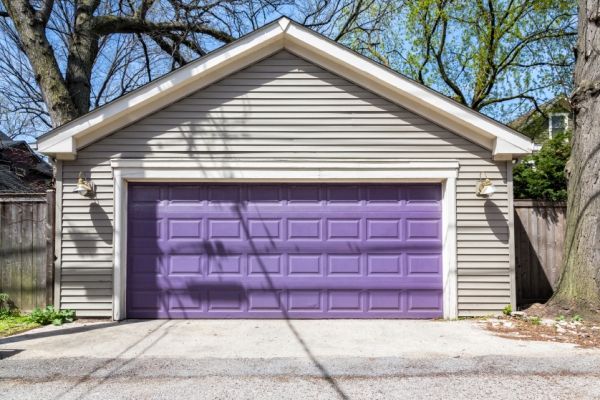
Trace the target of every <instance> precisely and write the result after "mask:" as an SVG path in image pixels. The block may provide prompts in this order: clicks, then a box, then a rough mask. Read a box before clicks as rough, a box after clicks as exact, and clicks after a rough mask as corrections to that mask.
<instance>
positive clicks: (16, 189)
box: [0, 167, 36, 194]
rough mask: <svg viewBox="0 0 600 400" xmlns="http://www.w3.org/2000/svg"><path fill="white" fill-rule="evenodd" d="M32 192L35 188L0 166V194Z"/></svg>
mask: <svg viewBox="0 0 600 400" xmlns="http://www.w3.org/2000/svg"><path fill="white" fill-rule="evenodd" d="M33 192H36V190H35V189H33V188H32V187H30V186H29V185H28V184H27V183H25V182H23V181H21V179H20V178H19V177H18V176H17V175H16V174H15V173H14V172H12V171H10V170H8V169H2V168H1V167H0V194H3V193H33Z"/></svg>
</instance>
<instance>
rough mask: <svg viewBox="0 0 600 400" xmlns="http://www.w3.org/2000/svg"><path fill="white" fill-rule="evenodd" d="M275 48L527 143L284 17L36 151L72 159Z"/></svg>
mask: <svg viewBox="0 0 600 400" xmlns="http://www.w3.org/2000/svg"><path fill="white" fill-rule="evenodd" d="M282 49H286V50H288V51H290V52H291V53H294V54H296V55H298V56H300V57H302V58H305V59H307V60H308V61H311V62H313V63H315V64H317V65H320V66H321V67H323V68H325V69H328V70H330V71H333V72H335V73H336V74H338V75H340V76H342V77H345V78H347V79H349V80H351V81H353V82H354V83H356V84H358V85H360V86H363V87H364V88H366V89H368V90H371V91H372V92H374V93H376V94H379V95H380V96H383V97H385V98H387V99H389V100H391V101H392V102H395V103H397V104H399V105H401V106H403V107H405V108H407V109H409V110H411V111H413V112H415V113H417V114H420V115H423V116H425V117H426V118H428V119H429V120H431V121H433V122H435V123H437V124H439V125H441V126H443V127H445V128H447V129H450V130H452V131H454V132H455V133H457V134H458V135H461V136H463V137H465V138H467V139H469V140H471V141H472V142H474V143H477V144H479V145H481V146H482V147H484V148H487V149H489V150H491V151H492V152H493V155H494V158H495V159H497V160H508V159H512V158H516V157H519V156H522V155H525V154H528V153H530V152H531V150H532V142H531V140H530V139H529V138H528V137H526V136H524V135H522V134H520V133H518V132H517V131H515V130H513V129H512V128H510V127H508V126H505V125H503V124H501V123H499V122H497V121H495V120H493V119H491V118H489V117H486V116H484V115H483V114H481V113H478V112H476V111H474V110H472V109H470V108H468V107H465V106H463V105H461V104H459V103H458V102H456V101H454V100H452V99H450V98H448V97H446V96H444V95H442V94H440V93H437V92H435V91H433V90H431V89H429V88H427V87H425V86H423V85H421V84H419V83H417V82H415V81H413V80H411V79H409V78H407V77H405V76H403V75H400V74H398V73H397V72H394V71H393V70H391V69H389V68H387V67H385V66H383V65H380V64H377V63H376V62H374V61H372V60H370V59H368V58H366V57H364V56H362V55H360V54H358V53H356V52H354V51H352V50H350V49H348V48H346V47H344V46H342V45H340V44H339V43H336V42H333V41H331V40H329V39H328V38H326V37H325V36H322V35H320V34H318V33H316V32H313V31H311V30H310V29H308V28H305V27H303V26H301V25H300V24H297V23H295V22H292V21H290V20H289V19H287V18H280V19H278V20H276V21H274V22H272V23H270V24H267V25H265V26H264V27H262V28H260V29H258V30H256V31H254V32H252V33H250V34H248V35H246V36H244V37H242V38H240V39H238V40H236V41H234V42H232V43H230V44H228V45H226V46H223V47H221V48H219V49H217V50H215V51H214V52H212V53H210V54H208V55H206V56H204V57H202V58H199V59H198V60H196V61H194V62H191V63H189V64H187V65H185V66H184V67H181V68H179V69H177V70H175V71H173V72H171V73H169V74H167V75H165V76H163V77H161V78H159V79H157V80H155V81H152V82H150V83H148V84H146V85H144V86H142V87H140V88H139V89H137V90H135V91H133V92H131V93H129V94H126V95H124V96H122V97H120V98H118V99H116V100H114V101H112V102H110V103H108V104H105V105H104V106H102V107H99V108H97V109H95V110H93V111H91V112H89V113H88V114H86V115H84V116H82V117H80V118H77V119H75V120H73V121H71V122H69V123H67V124H65V125H63V126H61V127H58V128H56V129H54V130H52V131H50V132H48V133H46V134H44V135H42V136H41V137H40V138H39V139H38V150H39V151H40V152H42V153H44V154H48V155H51V156H53V157H56V158H58V159H74V158H76V156H77V151H78V150H79V149H81V148H83V147H85V146H87V145H89V144H91V143H93V142H95V141H97V140H98V139H101V138H102V137H104V136H107V135H109V134H111V133H113V132H115V131H116V130H118V129H120V128H123V127H125V126H127V125H129V124H131V123H133V122H135V121H137V120H139V119H141V118H143V117H145V116H147V115H149V114H151V113H153V112H155V111H157V110H160V109H161V108H164V107H165V106H167V105H169V104H171V103H173V102H175V101H177V100H179V99H181V98H183V97H185V96H187V95H189V94H191V93H193V92H195V91H198V90H200V89H202V88H204V87H206V86H208V85H210V84H212V83H214V82H216V81H218V80H220V79H222V78H224V77H226V76H227V75H230V74H232V73H234V72H236V71H238V70H240V69H242V68H244V67H246V66H248V65H251V64H252V63H255V62H257V61H259V60H261V59H263V58H265V57H267V56H269V55H271V54H273V53H275V52H277V51H280V50H282Z"/></svg>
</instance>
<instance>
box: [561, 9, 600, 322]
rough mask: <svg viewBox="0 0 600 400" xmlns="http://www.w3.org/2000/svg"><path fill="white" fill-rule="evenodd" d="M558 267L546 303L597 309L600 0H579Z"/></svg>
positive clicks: (599, 274) (599, 304)
mask: <svg viewBox="0 0 600 400" xmlns="http://www.w3.org/2000/svg"><path fill="white" fill-rule="evenodd" d="M579 7H580V9H579V39H578V44H577V65H576V68H575V91H574V92H573V95H572V97H571V102H572V105H573V108H574V111H575V130H574V134H573V143H572V145H573V148H572V153H571V159H570V160H569V165H568V174H569V186H568V206H567V233H566V240H565V251H564V259H563V272H562V276H561V279H560V281H559V284H558V288H557V291H556V293H555V294H554V297H553V298H552V300H551V303H554V304H560V305H563V306H567V307H575V308H576V309H583V310H585V309H588V310H589V309H592V310H598V309H600V0H580V1H579Z"/></svg>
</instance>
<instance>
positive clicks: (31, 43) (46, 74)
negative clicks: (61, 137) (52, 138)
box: [3, 0, 80, 127]
mask: <svg viewBox="0 0 600 400" xmlns="http://www.w3.org/2000/svg"><path fill="white" fill-rule="evenodd" d="M3 3H4V6H5V7H6V10H7V12H8V14H9V15H10V18H11V19H12V21H13V23H14V24H15V28H16V30H17V31H18V32H19V39H20V42H21V46H22V48H23V51H24V52H25V54H26V55H27V58H28V59H29V61H30V63H31V67H32V68H33V72H34V75H35V80H36V82H37V84H38V85H39V87H40V91H41V93H42V97H43V98H44V102H45V103H46V106H47V108H48V113H49V114H50V118H51V119H52V124H53V126H55V127H56V126H59V125H62V124H64V123H66V122H68V121H70V120H72V119H74V118H76V117H77V116H79V115H80V114H79V112H78V111H77V107H76V106H75V104H74V102H73V99H72V98H71V94H70V93H69V90H68V88H67V85H66V83H65V80H64V79H63V76H62V75H61V72H60V69H59V67H58V63H57V62H56V58H55V57H54V51H53V49H52V46H51V45H50V43H49V41H48V38H47V37H46V23H47V19H46V18H47V15H45V14H44V13H40V12H36V11H35V10H34V9H33V7H32V6H31V4H30V3H29V2H28V1H27V0H3Z"/></svg>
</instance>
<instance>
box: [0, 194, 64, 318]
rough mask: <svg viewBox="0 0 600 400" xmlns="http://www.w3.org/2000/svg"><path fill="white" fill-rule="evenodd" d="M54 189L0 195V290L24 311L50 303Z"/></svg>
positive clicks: (52, 262)
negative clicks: (46, 191)
mask: <svg viewBox="0 0 600 400" xmlns="http://www.w3.org/2000/svg"><path fill="white" fill-rule="evenodd" d="M54 204H55V203H54V191H48V193H47V194H46V195H44V194H18V195H4V194H3V195H1V196H0V292H4V293H8V295H9V296H10V298H11V300H12V301H13V302H14V303H15V305H16V306H17V307H18V308H20V309H21V310H23V311H29V310H31V309H32V308H34V307H36V306H37V307H45V306H46V305H48V304H52V292H53V271H54V269H53V264H54Z"/></svg>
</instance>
